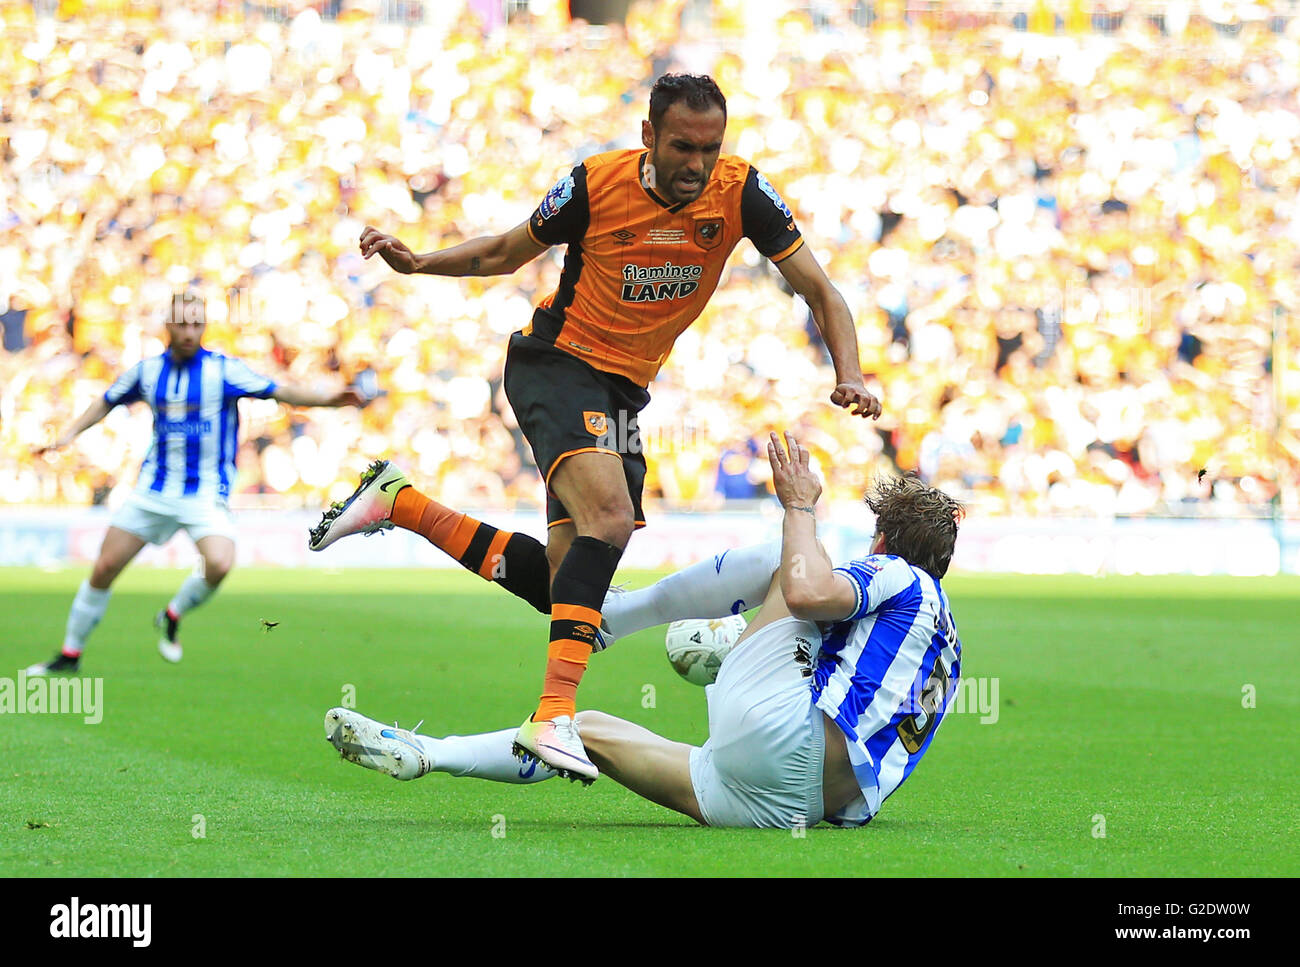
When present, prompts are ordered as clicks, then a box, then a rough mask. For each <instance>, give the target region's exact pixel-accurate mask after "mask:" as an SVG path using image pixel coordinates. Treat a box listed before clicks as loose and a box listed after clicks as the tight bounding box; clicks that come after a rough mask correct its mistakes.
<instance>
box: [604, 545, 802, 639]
mask: <svg viewBox="0 0 1300 967" xmlns="http://www.w3.org/2000/svg"><path fill="white" fill-rule="evenodd" d="M780 567H781V542H780V541H771V542H769V543H767V544H755V545H753V546H751V547H741V548H736V549H734V550H729V551H723V552H722V553H721V554H719V555H717V556H716V557H713V558H711V559H709V560H705V561H700V562H699V563H698V564H692V565H691V566H690V567H688V568H685V569H683V570H681V571H678V572H676V573H675V574H670V575H668V577H666V578H664V579H662V580H660V581H656V582H655V583H654V584H652V585H650V587H648V588H641V589H639V590H636V591H623V592H613V593H610V594H607V595H606V596H605V604H604V607H603V608H602V609H601V617H602V618H603V619H604V621H605V623H606V624H607V625H608V626H609V630H610V632H612V633H613V634H614V636H615V637H617V638H622V637H623V636H624V635H630V634H634V633H635V632H638V631H641V630H643V629H645V628H653V627H654V626H655V625H662V624H667V623H668V622H670V621H681V620H682V619H684V618H721V617H723V616H724V615H728V614H739V613H740V612H742V611H746V610H748V609H749V608H756V607H758V606H759V605H760V604H761V603H762V602H763V598H764V597H766V595H767V589H768V587H769V586H771V584H772V575H773V574H775V573H776V572H777V570H778V569H779V568H780Z"/></svg>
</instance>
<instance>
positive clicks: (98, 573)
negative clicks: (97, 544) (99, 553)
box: [90, 557, 125, 591]
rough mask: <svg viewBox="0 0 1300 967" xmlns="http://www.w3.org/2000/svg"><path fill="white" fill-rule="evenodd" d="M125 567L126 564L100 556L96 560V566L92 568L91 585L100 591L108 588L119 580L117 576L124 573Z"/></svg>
mask: <svg viewBox="0 0 1300 967" xmlns="http://www.w3.org/2000/svg"><path fill="white" fill-rule="evenodd" d="M123 567H125V565H124V564H122V563H120V562H118V561H114V560H108V559H105V558H102V557H101V558H99V559H98V560H97V561H95V565H94V567H92V568H91V569H90V586H91V587H92V588H95V589H96V590H98V591H104V590H107V588H108V586H109V585H111V584H112V583H113V582H114V581H115V580H117V576H118V575H119V574H121V573H122V568H123Z"/></svg>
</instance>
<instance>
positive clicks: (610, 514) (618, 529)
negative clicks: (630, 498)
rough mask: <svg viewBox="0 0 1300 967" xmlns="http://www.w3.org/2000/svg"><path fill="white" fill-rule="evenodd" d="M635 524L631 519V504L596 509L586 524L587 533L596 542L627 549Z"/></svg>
mask: <svg viewBox="0 0 1300 967" xmlns="http://www.w3.org/2000/svg"><path fill="white" fill-rule="evenodd" d="M635 529H636V522H635V521H634V520H633V519H632V505H631V504H611V505H607V506H605V507H601V508H599V509H598V511H597V513H596V514H594V515H593V516H592V518H591V520H590V522H589V524H588V533H589V534H590V536H592V537H594V538H596V539H597V540H602V541H604V542H605V543H606V544H613V545H614V546H615V547H627V542H628V541H630V540H631V539H632V531H634V530H635Z"/></svg>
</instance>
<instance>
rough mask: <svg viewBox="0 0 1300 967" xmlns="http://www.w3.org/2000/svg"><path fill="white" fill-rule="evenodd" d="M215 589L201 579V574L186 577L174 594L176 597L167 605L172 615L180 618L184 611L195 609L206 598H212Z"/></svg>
mask: <svg viewBox="0 0 1300 967" xmlns="http://www.w3.org/2000/svg"><path fill="white" fill-rule="evenodd" d="M216 589H217V588H216V586H215V585H212V584H209V583H208V582H207V581H205V580H204V579H203V575H201V574H191V575H190V576H189V577H187V578H186V579H185V581H184V583H183V584H181V587H180V590H179V591H177V592H176V597H174V598H172V599H171V602H170V603H169V604H168V605H167V607H168V608H170V609H171V612H172V614H174V615H176V617H178V618H179V617H180V616H181V615H183V614H184V613H185V612H186V611H190V610H192V609H194V608H197V607H198V606H199V605H201V604H202V603H203V602H204V601H206V600H208V598H210V597H212V592H213V591H215V590H216Z"/></svg>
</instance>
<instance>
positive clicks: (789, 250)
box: [768, 235, 803, 265]
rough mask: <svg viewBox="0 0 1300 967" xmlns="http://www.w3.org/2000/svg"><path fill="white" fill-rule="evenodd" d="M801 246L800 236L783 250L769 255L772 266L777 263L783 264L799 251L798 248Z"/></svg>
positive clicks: (801, 238)
mask: <svg viewBox="0 0 1300 967" xmlns="http://www.w3.org/2000/svg"><path fill="white" fill-rule="evenodd" d="M802 245H803V236H802V235H801V236H799V238H796V239H795V240H794V241H793V242H792V243H790V245H789V246H787V247H786V248H785V249H782V250H781V251H780V252H777V253H776V254H775V255H769V256H768V258H769V259H771V261H772V264H773V265H775V264H776V263H777V262H784V261H785V260H786V259H788V258H789V257H790V256H791V255H793V254H794V253H795V252H797V251H799V248H800V247H801V246H802Z"/></svg>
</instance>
